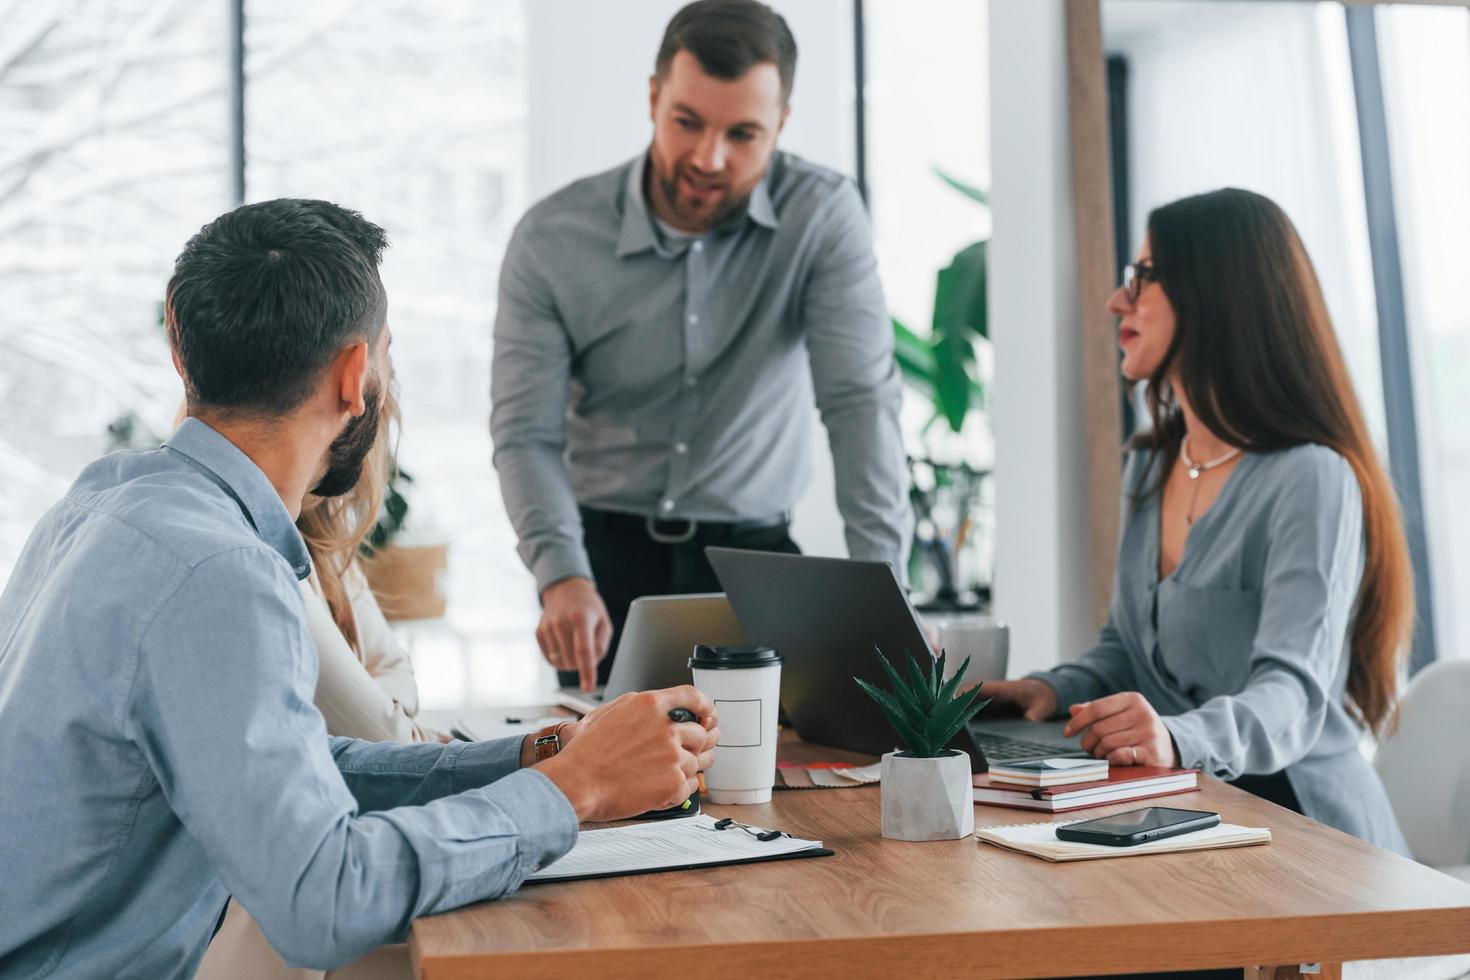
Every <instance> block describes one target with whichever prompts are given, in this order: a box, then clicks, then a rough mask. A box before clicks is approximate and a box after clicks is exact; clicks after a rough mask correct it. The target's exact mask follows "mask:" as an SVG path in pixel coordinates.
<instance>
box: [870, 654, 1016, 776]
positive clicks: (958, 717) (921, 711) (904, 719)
mask: <svg viewBox="0 0 1470 980" xmlns="http://www.w3.org/2000/svg"><path fill="white" fill-rule="evenodd" d="M873 652H874V653H876V654H877V655H878V662H879V663H880V664H882V665H883V673H885V674H887V675H888V681H889V683H890V684H892V685H893V691H892V693H889V692H888V691H885V690H883V689H882V688H880V687H877V686H876V685H873V684H869V683H868V682H867V681H865V680H863V679H862V678H860V677H854V678H853V680H855V681H857V684H858V687H861V688H862V689H863V691H864V692H865V693H866V694H867V695H868V697H870V698H872V699H873V700H874V701H876V702H878V707H879V708H881V709H882V710H883V715H884V717H886V718H887V719H888V723H889V724H890V725H892V726H893V730H894V731H895V732H897V733H898V737H899V738H900V739H901V740H902V741H903V744H904V747H905V748H906V749H907V752H905V753H903V754H905V755H908V756H911V757H913V758H916V759H937V758H939V757H940V756H942V755H944V752H945V749H944V747H945V746H946V745H948V744H949V741H950V739H952V738H954V737H955V735H957V734H958V733H959V730H960V729H961V728H963V727H964V726H965V725H966V724H967V723H968V722H969V721H970V719H971V718H974V717H975V716H976V715H977V714H979V713H980V712H981V711H984V710H985V706H986V705H988V704H989V703H990V700H991V699H990V698H986V699H985V700H984V701H981V700H980V685H979V684H976V685H975V686H974V687H973V688H971V689H970V690H968V691H965V692H964V693H962V694H959V695H958V696H956V693H955V692H956V691H958V690H959V686H960V679H961V678H962V677H964V676H965V669H966V668H968V667H969V666H970V658H969V657H966V658H965V662H964V663H962V664H960V669H959V670H957V671H955V672H954V674H953V675H952V676H951V677H950V678H949V679H948V680H945V679H944V656H945V655H944V651H942V650H941V651H940V653H939V659H938V660H937V661H935V660H934V659H932V658H929V664H928V670H927V671H924V670H920V669H919V665H918V664H917V663H915V662H914V658H913V657H908V658H906V659H907V660H908V665H907V666H908V675H907V676H906V677H905V676H903V675H901V674H899V672H898V671H897V670H895V669H894V668H893V665H892V664H891V663H889V662H888V658H887V657H885V656H883V651H882V650H879V649H878V648H877V647H874V648H873Z"/></svg>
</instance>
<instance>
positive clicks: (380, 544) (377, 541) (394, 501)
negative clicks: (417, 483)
mask: <svg viewBox="0 0 1470 980" xmlns="http://www.w3.org/2000/svg"><path fill="white" fill-rule="evenodd" d="M412 482H413V477H411V476H409V475H408V472H407V471H406V470H402V469H399V468H398V465H397V463H396V462H395V463H394V464H393V467H392V469H391V470H389V479H388V485H387V487H385V488H384V490H383V509H382V510H380V511H379V512H378V522H377V523H376V524H374V525H373V529H372V531H370V532H369V533H368V536H367V540H366V541H364V542H363V543H362V547H361V549H359V550H360V551H361V552H362V555H363V557H364V558H368V557H371V556H372V555H373V553H374V552H378V551H382V550H383V549H384V548H386V547H388V545H389V544H391V543H392V541H393V537H394V535H396V534H397V533H398V532H399V531H401V530H403V522H404V521H405V520H407V519H408V498H406V497H404V495H403V489H402V488H403V487H404V486H406V485H407V484H410V483H412Z"/></svg>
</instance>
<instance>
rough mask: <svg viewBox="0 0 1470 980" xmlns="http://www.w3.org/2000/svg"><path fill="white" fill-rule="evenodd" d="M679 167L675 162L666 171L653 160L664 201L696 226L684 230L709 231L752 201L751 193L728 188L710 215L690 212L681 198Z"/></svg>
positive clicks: (682, 217)
mask: <svg viewBox="0 0 1470 980" xmlns="http://www.w3.org/2000/svg"><path fill="white" fill-rule="evenodd" d="M679 167H680V165H679V164H675V165H674V166H673V168H672V169H671V170H670V171H669V172H668V173H665V172H664V171H663V169H662V168H661V167H660V166H659V164H658V161H657V160H656V159H654V160H653V178H654V180H656V181H657V182H658V189H659V192H660V193H661V194H663V198H664V201H665V202H666V203H667V204H668V205H669V207H670V208H671V209H673V211H674V213H675V214H677V215H679V218H680V220H681V221H683V222H684V223H685V224H686V225H689V226H694V227H686V228H684V229H683V230H684V231H699V232H703V231H709V230H710V229H711V228H715V227H717V226H719V225H720V224H722V223H723V222H724V221H725V219H726V218H728V217H730V216H731V215H732V214H735V213H736V212H737V211H742V210H744V209H745V207H746V205H748V204H749V203H750V194H748V193H747V194H745V195H743V196H739V195H736V194H734V193H733V192H732V191H731V190H726V192H725V199H724V200H723V201H721V202H720V204H719V206H718V207H716V208H715V209H714V210H713V211H711V212H710V213H709V214H708V215H704V216H700V215H699V214H697V213H695V214H691V213H689V212H688V211H686V210H685V209H684V207H683V205H682V204H681V202H680V199H679Z"/></svg>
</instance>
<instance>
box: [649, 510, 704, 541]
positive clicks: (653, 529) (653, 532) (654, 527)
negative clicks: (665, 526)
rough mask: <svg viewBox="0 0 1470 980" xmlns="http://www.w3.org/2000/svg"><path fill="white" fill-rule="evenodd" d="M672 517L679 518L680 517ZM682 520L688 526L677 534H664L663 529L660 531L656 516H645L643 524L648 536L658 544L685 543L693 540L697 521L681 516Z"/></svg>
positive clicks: (697, 528)
mask: <svg viewBox="0 0 1470 980" xmlns="http://www.w3.org/2000/svg"><path fill="white" fill-rule="evenodd" d="M674 519H675V520H680V519H681V518H674ZM682 520H683V521H684V523H685V524H687V525H688V527H686V528H685V529H684V530H683V531H681V532H679V533H678V534H665V533H664V532H663V531H660V530H659V529H658V521H659V519H658V518H657V517H648V518H645V519H644V526H645V527H647V528H648V536H649V537H650V538H652V539H653V540H655V541H657V542H658V543H659V544H687V543H689V542H690V541H693V540H694V532H696V531H698V530H699V522H698V521H691V520H689V519H688V518H682Z"/></svg>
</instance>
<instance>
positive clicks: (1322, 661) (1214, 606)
mask: <svg viewBox="0 0 1470 980" xmlns="http://www.w3.org/2000/svg"><path fill="white" fill-rule="evenodd" d="M1147 462H1148V454H1147V453H1146V452H1134V453H1132V454H1130V456H1129V459H1128V465H1127V467H1126V468H1125V472H1124V475H1123V488H1124V498H1123V529H1122V536H1121V538H1120V540H1119V543H1118V570H1117V574H1116V576H1115V577H1114V581H1113V598H1112V604H1111V607H1110V609H1109V616H1108V622H1107V625H1105V626H1104V627H1103V629H1102V632H1101V633H1100V634H1099V636H1098V641H1097V645H1096V646H1094V647H1093V648H1092V649H1091V650H1089V651H1088V652H1087V653H1085V654H1083V655H1082V657H1081V658H1080V659H1079V660H1078V661H1077V662H1076V663H1071V664H1063V665H1062V666H1060V667H1058V668H1056V669H1055V670H1051V671H1047V672H1045V673H1041V674H1035V675H1033V676H1035V677H1038V678H1040V679H1041V680H1043V681H1045V682H1046V683H1047V684H1049V685H1051V687H1052V688H1053V689H1055V690H1056V692H1057V703H1058V707H1059V709H1060V710H1061V712H1062V713H1063V714H1065V712H1066V709H1067V706H1068V705H1071V704H1076V703H1077V702H1080V701H1090V700H1093V699H1095V698H1099V697H1102V696H1103V695H1106V694H1114V693H1117V692H1119V691H1138V692H1139V693H1141V694H1143V696H1144V697H1145V698H1147V699H1148V702H1149V704H1151V705H1152V706H1153V708H1154V710H1155V711H1157V712H1158V713H1159V714H1160V715H1161V716H1162V718H1163V722H1164V727H1165V728H1167V729H1168V730H1169V734H1170V735H1172V736H1173V738H1174V744H1175V745H1176V746H1178V748H1179V759H1180V762H1181V764H1182V765H1184V766H1188V767H1191V768H1199V769H1202V770H1203V771H1204V772H1206V773H1207V774H1209V775H1212V776H1216V777H1219V778H1220V779H1235V778H1236V777H1238V776H1244V775H1257V776H1259V775H1268V774H1272V773H1276V772H1282V771H1284V772H1285V774H1286V779H1287V780H1288V781H1289V782H1290V783H1291V787H1292V790H1293V791H1294V792H1295V793H1296V796H1297V799H1298V801H1299V802H1300V803H1301V805H1302V810H1303V811H1304V812H1305V813H1306V815H1307V816H1309V817H1312V818H1313V819H1315V820H1320V821H1322V822H1323V823H1325V824H1329V825H1331V826H1333V827H1336V828H1338V829H1339V830H1344V831H1347V832H1348V833H1350V834H1355V835H1356V836H1358V837H1361V838H1363V839H1365V840H1368V841H1371V842H1372V843H1375V844H1377V845H1379V846H1380V847H1386V848H1389V849H1391V850H1395V851H1398V852H1399V853H1401V854H1407V853H1408V845H1407V843H1406V842H1405V841H1404V837H1403V834H1402V833H1401V832H1400V830H1399V826H1398V823H1397V821H1395V819H1394V815H1393V810H1392V808H1391V807H1390V805H1389V802H1388V795H1387V793H1385V792H1384V789H1383V784H1382V783H1381V782H1379V780H1378V776H1377V774H1376V773H1374V771H1373V768H1372V767H1371V766H1370V765H1368V763H1367V761H1366V760H1364V758H1363V756H1362V754H1361V753H1359V751H1358V743H1359V741H1361V740H1362V737H1363V730H1362V728H1360V727H1359V726H1358V725H1357V724H1356V723H1355V722H1354V721H1353V719H1352V717H1351V715H1349V713H1348V710H1347V707H1346V698H1345V694H1344V691H1345V689H1346V685H1347V672H1348V652H1349V648H1348V633H1349V627H1350V624H1351V622H1352V611H1353V603H1354V601H1355V600H1356V598H1357V594H1358V584H1359V582H1360V581H1361V580H1362V576H1363V502H1362V497H1361V496H1360V493H1359V490H1358V481H1357V478H1356V477H1355V476H1354V475H1353V471H1352V467H1351V466H1349V465H1348V462H1347V460H1345V459H1343V458H1342V457H1341V456H1339V455H1338V454H1337V453H1335V452H1333V451H1332V450H1331V449H1327V448H1326V447H1323V446H1314V445H1303V446H1297V447H1295V448H1293V449H1286V450H1282V451H1280V452H1272V453H1247V454H1246V455H1245V456H1243V457H1242V458H1241V460H1240V462H1239V463H1237V464H1236V465H1235V468H1234V469H1233V470H1232V471H1231V472H1230V475H1229V476H1228V477H1227V478H1226V481H1225V485H1224V486H1223V487H1222V488H1221V489H1220V493H1219V495H1218V496H1217V497H1216V499H1215V502H1214V504H1212V505H1211V506H1210V508H1209V510H1207V511H1205V513H1204V514H1203V515H1201V516H1200V518H1199V519H1198V520H1197V521H1196V522H1195V523H1194V526H1193V527H1191V528H1190V531H1189V540H1188V543H1187V545H1186V547H1185V549H1184V554H1183V556H1182V557H1181V558H1180V561H1179V567H1177V568H1176V569H1175V570H1174V571H1173V572H1172V573H1171V574H1169V575H1167V576H1165V577H1164V578H1163V579H1162V580H1161V579H1160V578H1159V574H1158V568H1159V495H1158V494H1157V493H1148V494H1144V495H1142V496H1137V495H1139V494H1140V493H1141V492H1142V491H1144V490H1147V489H1148V488H1150V487H1152V486H1153V485H1154V483H1156V482H1157V481H1156V478H1154V477H1153V476H1152V474H1150V473H1149V472H1147V470H1146V467H1147ZM1135 498H1136V499H1135Z"/></svg>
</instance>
